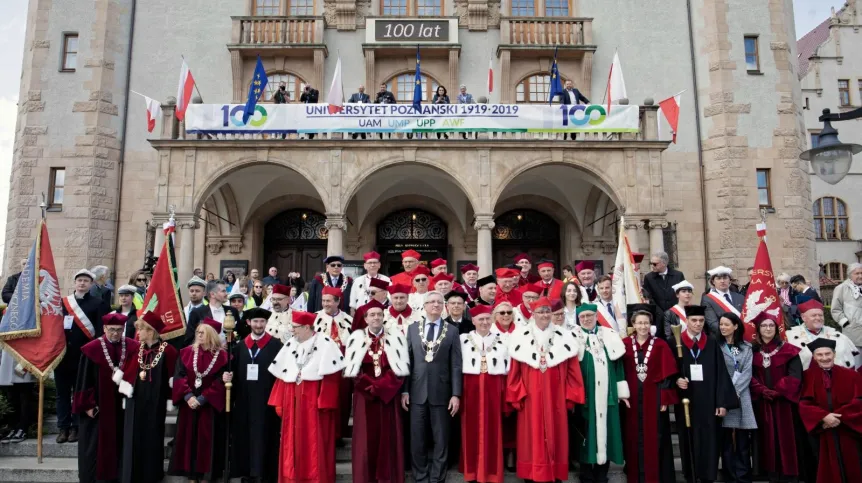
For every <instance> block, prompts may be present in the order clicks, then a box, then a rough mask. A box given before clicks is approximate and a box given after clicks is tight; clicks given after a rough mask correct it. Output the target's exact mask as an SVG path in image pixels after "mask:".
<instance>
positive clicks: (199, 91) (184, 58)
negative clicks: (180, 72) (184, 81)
mask: <svg viewBox="0 0 862 483" xmlns="http://www.w3.org/2000/svg"><path fill="white" fill-rule="evenodd" d="M180 57H182V58H183V62H185V61H186V57H185V56H184V55H183V54H180ZM187 65H188V64H187ZM189 70H190V71H191V69H189ZM192 84H194V86H195V91H197V93H198V97H200V98H201V102H203V100H204V96H203V94H201V90H200V89H198V81H196V80H195V76H192Z"/></svg>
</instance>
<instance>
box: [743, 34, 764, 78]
mask: <svg viewBox="0 0 862 483" xmlns="http://www.w3.org/2000/svg"><path fill="white" fill-rule="evenodd" d="M749 39H750V40H752V42H753V43H754V52H753V53H752V54H751V55H754V63H755V68H754V69H750V68H749V67H748V56H749V53H748V40H749ZM742 50H743V55H744V60H745V70H746V71H747V72H748V73H749V74H760V72H761V71H760V35H755V34H746V35H744V36H743V40H742Z"/></svg>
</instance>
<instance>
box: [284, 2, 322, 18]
mask: <svg viewBox="0 0 862 483" xmlns="http://www.w3.org/2000/svg"><path fill="white" fill-rule="evenodd" d="M307 1H308V2H309V3H310V5H302V6H301V7H299V6H296V5H294V0H286V2H285V3H286V8H285V10H284V12H285V13H286V15H289V16H292V17H311V16H314V13H315V12H316V11H317V1H316V0H307ZM295 8H296V9H298V8H303V9H309V8H310V9H311V11H310V12H309V13H294V12H293V9H295Z"/></svg>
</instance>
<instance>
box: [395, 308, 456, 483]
mask: <svg viewBox="0 0 862 483" xmlns="http://www.w3.org/2000/svg"><path fill="white" fill-rule="evenodd" d="M443 303H444V302H443V296H442V295H440V293H438V292H428V293H427V294H426V295H425V315H426V316H425V318H424V319H422V321H421V322H419V323H418V324H411V325H410V326H409V327H408V328H407V354H408V359H409V361H410V375H409V376H407V378H406V379H405V380H404V388H403V390H402V393H401V406H402V408H404V410H405V411H407V412H408V413H409V414H410V435H411V438H410V453H411V457H412V461H413V479H414V480H415V481H417V482H423V483H426V482H430V481H434V482H438V481H446V470H447V458H448V446H449V429H450V425H451V423H452V417H454V416H455V415H456V414H458V408H459V407H460V405H461V382H462V377H463V376H462V371H461V342H460V338H459V335H458V328H457V327H454V326H453V325H451V324H447V323H446V322H445V321H444V320H443V318H442V314H443ZM429 432H430V433H431V438H429V437H428V433H429ZM429 439H433V445H432V448H431V451H429V448H428V445H427V441H428V440H429ZM429 456H430V457H429Z"/></svg>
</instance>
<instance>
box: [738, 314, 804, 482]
mask: <svg viewBox="0 0 862 483" xmlns="http://www.w3.org/2000/svg"><path fill="white" fill-rule="evenodd" d="M779 317H780V315H779ZM754 323H755V324H756V325H757V332H756V333H755V334H754V340H755V344H754V347H753V349H754V359H753V361H752V365H753V367H754V369H753V374H752V378H751V396H752V398H754V400H756V401H757V402H758V404H757V412H756V417H757V426H758V427H759V428H760V431H758V432H757V447H756V448H757V451H755V455H756V456H757V457H758V458H757V460H758V462H759V466H760V469H761V470H762V471H764V472H766V475H767V476H768V477H769V481H787V480H788V479H792V480H795V479H797V478H798V477H799V476H800V474H804V472H801V471H800V470H802V469H804V468H805V466H806V464H805V463H804V462H806V461H816V458H815V456H814V455H810V454H809V455H805V452H806V451H807V444H806V441H807V440H808V435H807V433H806V432H805V429H804V428H803V427H802V425H801V421H800V420H799V417H798V416H797V411H798V405H799V395H800V393H801V391H802V362H801V361H800V360H799V351H800V350H801V349H799V348H798V347H796V346H794V345H793V344H787V343H785V342H784V341H782V340H781V337H779V335H778V322H777V321H776V320H775V319H774V318H772V317H771V316H769V315H768V314H767V313H766V312H762V313H761V314H760V315H759V316H758V317H757V318H756V319H755V321H754ZM807 466H810V465H807ZM814 466H815V467H816V464H815V465H814ZM812 475H813V473H812Z"/></svg>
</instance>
